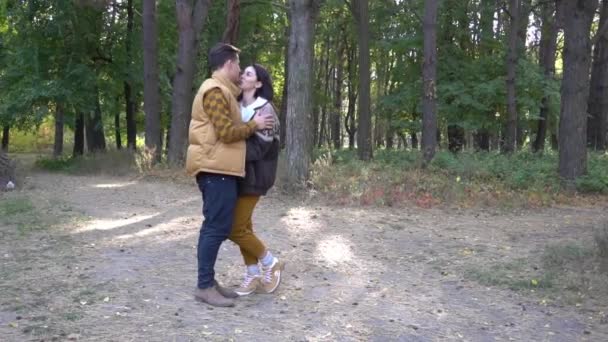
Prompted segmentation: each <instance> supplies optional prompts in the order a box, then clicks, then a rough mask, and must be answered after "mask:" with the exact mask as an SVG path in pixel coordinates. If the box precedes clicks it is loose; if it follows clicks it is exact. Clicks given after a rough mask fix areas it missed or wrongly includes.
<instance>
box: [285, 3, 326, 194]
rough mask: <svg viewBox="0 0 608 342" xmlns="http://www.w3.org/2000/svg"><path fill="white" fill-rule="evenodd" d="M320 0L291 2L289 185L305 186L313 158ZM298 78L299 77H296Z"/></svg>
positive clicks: (288, 115) (288, 113)
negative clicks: (315, 33)
mask: <svg viewBox="0 0 608 342" xmlns="http://www.w3.org/2000/svg"><path fill="white" fill-rule="evenodd" d="M319 5H320V4H319V1H318V0H289V12H290V14H289V15H290V18H291V24H290V27H291V29H290V34H289V67H288V69H289V78H288V80H287V82H288V88H287V93H288V98H287V99H288V101H287V152H286V158H287V165H288V168H287V182H288V183H287V184H289V185H290V186H295V187H298V186H303V185H304V184H305V182H306V181H307V180H308V177H309V169H310V161H311V157H312V147H313V145H312V135H311V133H312V132H311V123H312V105H313V94H312V85H313V81H312V75H313V71H312V70H311V69H312V67H313V51H314V49H313V46H314V28H315V20H316V17H317V14H318V13H319ZM294 76H295V77H294Z"/></svg>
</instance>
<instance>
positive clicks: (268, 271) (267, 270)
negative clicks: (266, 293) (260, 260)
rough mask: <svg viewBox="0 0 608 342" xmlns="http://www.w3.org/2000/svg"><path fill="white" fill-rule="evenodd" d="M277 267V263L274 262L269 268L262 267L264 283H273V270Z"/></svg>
mask: <svg viewBox="0 0 608 342" xmlns="http://www.w3.org/2000/svg"><path fill="white" fill-rule="evenodd" d="M275 265H276V261H275V262H273V263H272V264H271V265H270V266H268V268H266V267H264V266H262V270H263V271H264V282H265V283H270V282H271V281H272V273H273V272H272V268H273V267H274V266H275Z"/></svg>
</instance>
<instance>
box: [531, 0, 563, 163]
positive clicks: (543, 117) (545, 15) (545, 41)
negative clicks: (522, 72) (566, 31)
mask: <svg viewBox="0 0 608 342" xmlns="http://www.w3.org/2000/svg"><path fill="white" fill-rule="evenodd" d="M541 17H542V26H541V39H540V46H539V56H538V59H539V62H540V63H541V67H542V69H543V75H544V77H545V79H546V80H551V79H553V78H554V77H555V59H556V52H557V31H558V30H557V20H556V8H555V2H553V1H546V2H543V3H541ZM550 110H551V109H550V107H549V98H548V97H547V96H543V98H542V100H541V106H540V119H539V120H538V123H537V128H536V137H535V139H534V143H533V144H532V151H534V152H542V151H543V150H544V149H545V140H547V125H548V123H549V118H550V117H551V113H550Z"/></svg>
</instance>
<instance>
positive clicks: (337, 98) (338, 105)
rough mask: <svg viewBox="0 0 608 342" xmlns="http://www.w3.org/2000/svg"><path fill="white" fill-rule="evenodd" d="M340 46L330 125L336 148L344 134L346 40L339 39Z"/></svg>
mask: <svg viewBox="0 0 608 342" xmlns="http://www.w3.org/2000/svg"><path fill="white" fill-rule="evenodd" d="M340 33H341V36H342V35H343V34H344V29H343V28H342V27H341V29H340ZM337 44H338V47H337V49H336V73H335V79H334V106H333V110H332V111H331V118H330V121H331V123H330V127H331V141H332V143H333V146H334V148H335V149H336V150H339V149H340V148H341V147H342V136H341V135H340V117H341V115H342V83H343V79H344V61H343V58H344V46H345V44H344V42H343V41H342V40H341V39H338V42H337Z"/></svg>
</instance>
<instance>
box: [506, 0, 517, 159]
mask: <svg viewBox="0 0 608 342" xmlns="http://www.w3.org/2000/svg"><path fill="white" fill-rule="evenodd" d="M520 6H521V0H509V14H510V16H511V20H510V22H509V46H508V53H507V61H506V65H507V82H506V86H507V127H506V131H505V137H504V139H505V140H504V145H503V152H505V153H511V152H513V151H515V147H516V146H515V145H516V141H517V94H516V92H515V83H516V70H517V61H518V58H519V54H518V51H517V50H518V47H517V45H518V44H517V42H518V39H517V32H518V30H519V10H520Z"/></svg>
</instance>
